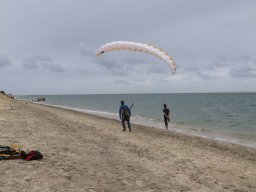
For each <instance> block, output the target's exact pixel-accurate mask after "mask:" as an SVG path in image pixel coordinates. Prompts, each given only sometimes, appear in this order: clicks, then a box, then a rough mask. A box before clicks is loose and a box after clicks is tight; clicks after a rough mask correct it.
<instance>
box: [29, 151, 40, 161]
mask: <svg viewBox="0 0 256 192" xmlns="http://www.w3.org/2000/svg"><path fill="white" fill-rule="evenodd" d="M39 159H43V155H42V153H40V152H39V151H30V152H29V154H28V155H27V157H26V158H25V161H32V160H39Z"/></svg>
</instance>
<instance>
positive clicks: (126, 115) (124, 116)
mask: <svg viewBox="0 0 256 192" xmlns="http://www.w3.org/2000/svg"><path fill="white" fill-rule="evenodd" d="M133 105H134V103H133V104H132V105H131V107H130V108H129V109H130V111H131V109H132V107H133ZM130 116H131V114H130V113H129V111H128V110H127V109H124V110H123V111H122V120H124V121H128V120H129V119H130Z"/></svg>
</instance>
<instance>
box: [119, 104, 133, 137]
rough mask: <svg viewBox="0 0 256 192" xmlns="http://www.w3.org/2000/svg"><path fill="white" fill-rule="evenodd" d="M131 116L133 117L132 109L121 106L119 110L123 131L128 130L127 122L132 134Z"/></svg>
mask: <svg viewBox="0 0 256 192" xmlns="http://www.w3.org/2000/svg"><path fill="white" fill-rule="evenodd" d="M130 116H131V110H130V108H129V107H128V106H127V105H121V106H120V108H119V117H120V119H121V120H122V125H123V131H125V130H126V127H125V121H127V125H128V128H129V131H130V132H131V124H130Z"/></svg>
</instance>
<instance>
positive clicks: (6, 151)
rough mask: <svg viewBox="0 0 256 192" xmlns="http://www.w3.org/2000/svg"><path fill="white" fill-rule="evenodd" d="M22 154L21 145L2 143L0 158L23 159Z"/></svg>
mask: <svg viewBox="0 0 256 192" xmlns="http://www.w3.org/2000/svg"><path fill="white" fill-rule="evenodd" d="M21 154H22V151H21V150H20V148H19V146H11V147H10V146H1V145H0V160H10V159H21Z"/></svg>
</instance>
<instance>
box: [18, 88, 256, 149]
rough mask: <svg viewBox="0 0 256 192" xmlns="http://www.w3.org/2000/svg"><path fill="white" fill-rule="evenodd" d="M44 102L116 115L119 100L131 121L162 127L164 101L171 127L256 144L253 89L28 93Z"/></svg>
mask: <svg viewBox="0 0 256 192" xmlns="http://www.w3.org/2000/svg"><path fill="white" fill-rule="evenodd" d="M37 97H45V98H46V102H45V104H50V105H57V106H62V107H66V108H72V109H75V110H80V111H85V112H87V113H93V114H96V115H100V116H105V117H110V118H113V119H118V110H119V106H120V101H121V100H124V101H125V103H126V104H127V105H128V106H131V105H132V103H134V105H133V107H132V118H131V122H132V123H137V124H143V125H148V126H151V127H156V128H163V129H164V122H163V113H162V109H163V104H167V107H168V108H169V109H170V111H171V124H170V130H174V131H177V132H184V133H188V134H193V135H200V136H202V137H208V138H211V139H217V140H224V141H228V142H233V143H240V144H244V145H248V146H253V147H255V146H256V93H171V94H98V95H93V94H91V95H30V96H20V97H19V98H21V99H30V100H36V98H37Z"/></svg>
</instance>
